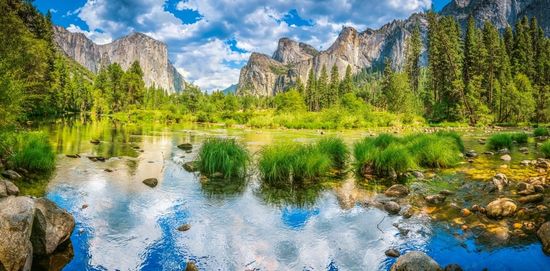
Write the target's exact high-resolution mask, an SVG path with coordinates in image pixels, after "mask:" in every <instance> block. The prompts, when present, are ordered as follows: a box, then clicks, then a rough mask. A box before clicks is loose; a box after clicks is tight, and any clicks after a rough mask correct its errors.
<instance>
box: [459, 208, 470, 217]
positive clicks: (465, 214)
mask: <svg viewBox="0 0 550 271" xmlns="http://www.w3.org/2000/svg"><path fill="white" fill-rule="evenodd" d="M460 213H461V214H462V216H464V217H466V216H469V215H471V214H472V212H471V211H470V210H468V208H464V209H462V210H460Z"/></svg>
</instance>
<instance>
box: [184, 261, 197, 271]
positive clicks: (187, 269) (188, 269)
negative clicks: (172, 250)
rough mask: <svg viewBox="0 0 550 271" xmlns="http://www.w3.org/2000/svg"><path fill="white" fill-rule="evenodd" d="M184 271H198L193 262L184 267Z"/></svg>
mask: <svg viewBox="0 0 550 271" xmlns="http://www.w3.org/2000/svg"><path fill="white" fill-rule="evenodd" d="M185 271H199V268H198V267H197V265H196V264H195V262H192V261H189V262H187V264H186V266H185Z"/></svg>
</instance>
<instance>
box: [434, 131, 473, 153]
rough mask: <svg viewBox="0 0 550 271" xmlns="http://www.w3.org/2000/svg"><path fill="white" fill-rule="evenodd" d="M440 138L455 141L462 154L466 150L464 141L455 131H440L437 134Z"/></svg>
mask: <svg viewBox="0 0 550 271" xmlns="http://www.w3.org/2000/svg"><path fill="white" fill-rule="evenodd" d="M435 135H436V136H438V137H450V138H452V139H454V141H455V144H456V146H457V147H458V150H459V151H460V152H464V151H465V150H466V148H465V147H464V140H462V137H460V135H459V134H458V133H457V132H454V131H438V132H436V133H435Z"/></svg>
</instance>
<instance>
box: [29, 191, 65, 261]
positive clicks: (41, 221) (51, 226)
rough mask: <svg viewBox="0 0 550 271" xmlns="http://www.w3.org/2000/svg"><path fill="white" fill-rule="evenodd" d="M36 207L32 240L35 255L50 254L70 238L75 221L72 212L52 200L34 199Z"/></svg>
mask: <svg viewBox="0 0 550 271" xmlns="http://www.w3.org/2000/svg"><path fill="white" fill-rule="evenodd" d="M34 206H35V208H36V211H35V217H34V222H33V226H32V228H33V230H32V235H31V242H32V245H33V253H34V254H35V255H49V254H52V253H53V252H54V251H55V249H56V248H57V247H58V246H59V245H61V244H63V243H64V242H65V241H67V240H69V237H71V234H72V232H73V230H74V226H75V221H74V218H73V216H72V215H71V214H69V213H68V212H67V211H65V210H63V209H61V208H59V207H58V206H57V205H56V204H55V203H53V202H52V201H50V200H48V199H45V198H39V199H35V200H34Z"/></svg>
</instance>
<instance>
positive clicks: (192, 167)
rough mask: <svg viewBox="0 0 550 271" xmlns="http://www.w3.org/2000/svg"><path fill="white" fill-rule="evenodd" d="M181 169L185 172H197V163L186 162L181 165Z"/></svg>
mask: <svg viewBox="0 0 550 271" xmlns="http://www.w3.org/2000/svg"><path fill="white" fill-rule="evenodd" d="M183 169H185V170H186V171H187V172H195V171H197V163H196V162H194V161H191V162H186V163H184V164H183Z"/></svg>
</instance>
